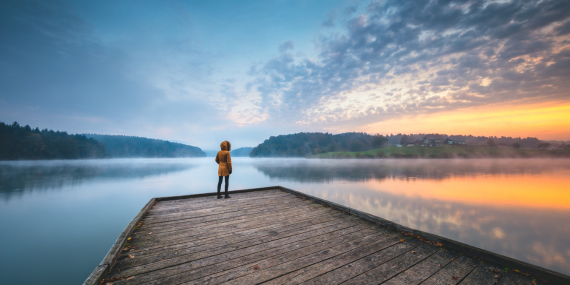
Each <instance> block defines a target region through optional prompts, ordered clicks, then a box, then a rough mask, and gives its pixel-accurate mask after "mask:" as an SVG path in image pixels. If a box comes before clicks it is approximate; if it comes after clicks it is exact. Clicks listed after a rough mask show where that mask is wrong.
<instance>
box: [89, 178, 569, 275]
mask: <svg viewBox="0 0 570 285" xmlns="http://www.w3.org/2000/svg"><path fill="white" fill-rule="evenodd" d="M266 190H281V191H284V192H287V193H291V194H293V195H295V196H299V197H303V198H305V199H308V200H311V201H313V202H315V203H318V204H322V205H327V206H329V207H331V208H332V209H336V210H339V211H343V212H347V213H350V214H352V215H354V216H358V217H361V218H363V219H365V220H368V221H370V222H373V223H376V224H379V225H382V226H385V227H388V228H394V229H396V230H399V231H402V232H404V233H410V234H413V235H414V236H415V237H419V238H422V239H425V240H429V241H433V242H436V243H441V244H442V246H443V247H445V248H449V249H452V250H455V251H458V252H462V253H465V254H467V255H470V256H472V257H475V258H476V259H478V260H481V261H487V262H489V263H494V264H495V265H498V266H499V267H504V268H510V269H511V270H518V271H519V272H521V273H523V274H529V275H530V276H531V277H534V278H537V279H539V280H541V281H547V282H548V283H549V284H570V276H568V275H565V274H562V273H559V272H556V271H552V270H550V269H546V268H542V267H540V266H536V265H533V264H530V263H526V262H524V261H520V260H517V259H514V258H510V257H507V256H504V255H500V254H497V253H494V252H490V251H487V250H484V249H481V248H477V247H474V246H471V245H468V244H464V243H461V242H458V241H454V240H451V239H448V238H445V237H441V236H438V235H434V234H430V233H426V232H423V231H420V230H416V229H412V228H408V227H406V226H403V225H400V224H398V223H395V222H392V221H389V220H386V219H383V218H380V217H377V216H374V215H371V214H368V213H365V212H362V211H359V210H355V209H352V208H350V207H347V206H343V205H340V204H336V203H333V202H330V201H327V200H325V199H321V198H318V197H314V196H311V195H309V194H305V193H303V192H299V191H296V190H293V189H289V188H286V187H282V186H271V187H263V188H252V189H243V190H234V191H228V193H229V194H237V193H246V192H255V191H266ZM216 195H217V193H216V192H213V193H202V194H193V195H182V196H169V197H157V198H152V199H151V200H150V201H149V202H148V203H147V204H146V205H145V206H144V207H143V208H142V210H141V211H140V212H139V213H138V214H137V215H136V216H135V218H134V219H133V220H132V221H131V222H130V223H129V224H128V225H127V227H126V228H125V229H124V230H123V232H122V233H121V235H120V236H119V238H118V239H117V241H115V243H114V244H113V246H112V247H111V249H110V250H109V252H108V253H107V255H106V256H105V258H103V261H101V263H100V264H99V265H98V266H97V267H96V268H95V270H93V272H92V273H91V274H90V275H89V277H87V279H86V280H85V282H84V283H83V285H100V283H101V281H102V280H103V277H104V276H105V275H106V274H107V273H108V272H109V271H110V270H111V269H112V268H113V265H114V263H115V261H116V260H117V258H118V257H119V256H120V253H121V249H122V248H123V246H124V245H125V243H126V242H127V238H128V237H129V236H130V235H131V234H132V232H133V230H134V228H135V226H136V225H137V223H139V221H140V220H141V219H142V217H143V216H144V214H146V213H147V212H148V210H149V209H150V208H151V207H152V206H154V204H156V202H160V201H170V200H180V199H190V198H199V197H207V196H216Z"/></svg>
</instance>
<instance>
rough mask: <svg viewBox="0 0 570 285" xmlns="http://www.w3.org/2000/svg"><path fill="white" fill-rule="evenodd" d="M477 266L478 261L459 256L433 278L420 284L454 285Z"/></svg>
mask: <svg viewBox="0 0 570 285" xmlns="http://www.w3.org/2000/svg"><path fill="white" fill-rule="evenodd" d="M478 265H479V261H477V260H475V259H473V258H470V257H466V256H463V255H461V256H459V257H458V258H455V259H454V260H453V261H451V262H450V263H449V264H448V265H446V266H445V267H444V268H442V269H441V270H440V271H438V272H437V273H435V274H434V275H433V276H431V277H430V278H428V279H427V280H426V281H424V282H422V285H450V284H452V285H454V284H457V283H459V281H461V280H463V278H465V276H467V275H468V274H469V273H471V271H473V269H475V267H477V266H478Z"/></svg>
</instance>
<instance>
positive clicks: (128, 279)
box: [127, 276, 135, 280]
mask: <svg viewBox="0 0 570 285" xmlns="http://www.w3.org/2000/svg"><path fill="white" fill-rule="evenodd" d="M133 278H135V277H134V276H131V277H129V278H127V280H131V279H133Z"/></svg>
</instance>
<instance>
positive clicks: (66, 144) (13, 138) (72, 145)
mask: <svg viewBox="0 0 570 285" xmlns="http://www.w3.org/2000/svg"><path fill="white" fill-rule="evenodd" d="M105 157H109V153H108V152H107V150H106V148H105V146H104V145H103V144H101V143H100V142H98V141H96V140H94V139H92V138H87V137H86V136H84V135H79V134H76V135H70V134H68V133H67V132H60V131H53V130H48V129H43V130H40V129H39V128H35V129H32V128H31V127H30V126H29V125H25V126H20V124H18V123H17V122H14V123H13V124H11V125H9V124H5V123H3V122H0V160H18V159H78V158H105Z"/></svg>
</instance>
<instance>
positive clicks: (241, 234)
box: [136, 213, 356, 254]
mask: <svg viewBox="0 0 570 285" xmlns="http://www.w3.org/2000/svg"><path fill="white" fill-rule="evenodd" d="M335 219H350V217H347V216H346V215H343V214H340V213H339V214H331V215H326V216H321V217H319V219H308V220H303V221H300V222H295V221H293V223H289V224H283V225H280V224H275V225H265V226H262V227H259V228H252V229H249V230H245V231H238V232H233V233H231V235H226V236H225V238H226V239H227V240H234V241H237V240H240V241H241V240H244V239H249V238H259V237H261V236H266V235H277V234H279V233H280V232H284V231H288V230H294V229H297V228H301V229H302V228H304V227H319V226H318V225H319V224H327V223H332V222H334V221H335ZM355 220H356V219H355V218H352V221H355ZM322 226H324V225H322ZM219 239H220V238H219V236H212V237H209V238H204V239H199V240H193V239H191V238H190V239H181V240H170V241H168V242H165V243H163V242H159V241H158V242H148V243H142V244H136V245H137V247H136V250H137V251H139V252H140V253H139V254H141V253H142V254H144V252H148V251H149V250H154V249H158V250H159V251H162V250H166V249H167V248H165V247H173V246H174V247H176V246H177V245H178V244H184V246H193V247H196V246H200V245H204V244H208V243H212V242H217V243H218V244H219V243H220V242H219Z"/></svg>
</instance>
